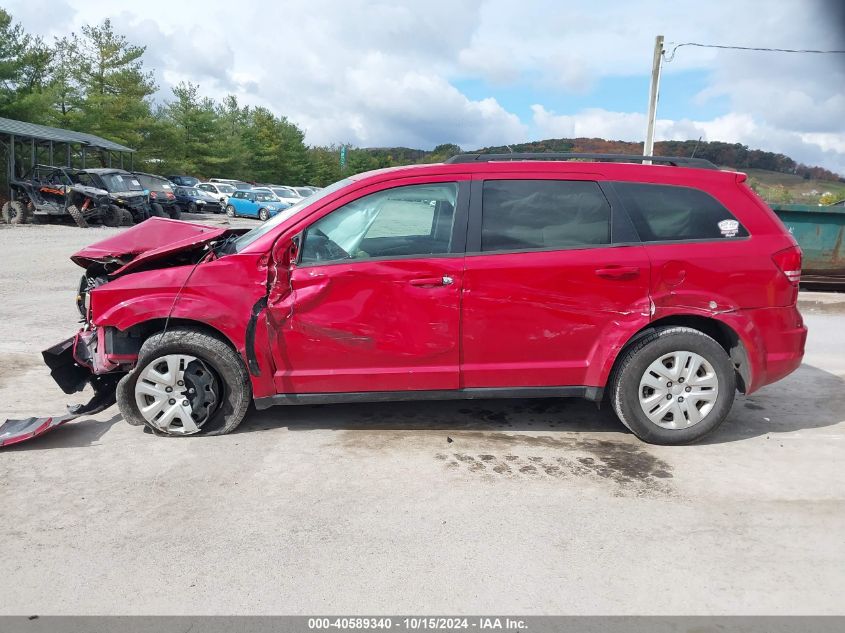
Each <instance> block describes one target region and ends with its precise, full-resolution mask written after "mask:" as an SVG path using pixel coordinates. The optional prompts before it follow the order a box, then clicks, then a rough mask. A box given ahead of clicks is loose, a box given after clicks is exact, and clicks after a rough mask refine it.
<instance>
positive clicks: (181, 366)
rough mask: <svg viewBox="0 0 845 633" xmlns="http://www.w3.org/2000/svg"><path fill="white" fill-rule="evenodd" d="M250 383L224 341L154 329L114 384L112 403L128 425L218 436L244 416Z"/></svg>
mask: <svg viewBox="0 0 845 633" xmlns="http://www.w3.org/2000/svg"><path fill="white" fill-rule="evenodd" d="M251 399H252V388H251V385H250V381H249V376H248V375H247V372H246V368H245V367H244V364H243V362H242V361H241V358H240V356H239V355H238V354H237V352H235V350H233V349H232V348H231V347H230V346H229V345H228V344H227V343H225V342H224V341H222V340H220V339H219V338H216V337H214V336H211V335H210V334H206V333H205V332H201V331H199V330H195V329H192V328H174V329H172V330H170V331H168V332H165V333H159V334H154V335H152V336H151V337H150V338H148V339H147V340H146V341H144V344H143V345H142V346H141V350H140V352H139V354H138V363H137V365H136V366H135V368H134V369H133V370H132V371H131V372H129V373H128V374H127V375H126V376H124V377H123V378H122V379H121V380H120V383H118V386H117V404H118V407H119V408H120V412H121V414H122V415H123V418H124V419H125V420H126V421H127V422H128V423H129V424H132V425H135V426H141V425H146V426H148V427H150V428H151V429H153V430H154V431H156V432H158V433H162V434H165V435H223V434H225V433H229V432H231V431H233V430H234V429H235V428H236V427H237V426H238V425H239V424H240V423H241V420H243V418H244V415H246V411H247V408H248V407H249V402H250V400H251Z"/></svg>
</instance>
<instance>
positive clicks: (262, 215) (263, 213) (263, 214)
mask: <svg viewBox="0 0 845 633" xmlns="http://www.w3.org/2000/svg"><path fill="white" fill-rule="evenodd" d="M258 219H259V220H261V221H262V222H266V221H267V220H269V219H270V212H269V211H268V210H267V209H259V210H258Z"/></svg>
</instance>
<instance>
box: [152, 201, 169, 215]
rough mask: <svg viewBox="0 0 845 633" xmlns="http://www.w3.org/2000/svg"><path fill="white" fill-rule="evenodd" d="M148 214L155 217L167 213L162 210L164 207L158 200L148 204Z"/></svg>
mask: <svg viewBox="0 0 845 633" xmlns="http://www.w3.org/2000/svg"><path fill="white" fill-rule="evenodd" d="M150 215H151V216H152V217H156V218H166V217H168V215H167V214H166V213H165V212H164V208H163V207H162V206H161V205H160V204H159V203H158V202H153V203H152V204H150Z"/></svg>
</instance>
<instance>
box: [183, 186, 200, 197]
mask: <svg viewBox="0 0 845 633" xmlns="http://www.w3.org/2000/svg"><path fill="white" fill-rule="evenodd" d="M183 191H184V192H185V193H184V194H183V195H186V196H193V197H195V198H200V197H202V193H200V190H199V189H194V188H193V187H185V188H184V189H183Z"/></svg>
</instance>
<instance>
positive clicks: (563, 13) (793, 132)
mask: <svg viewBox="0 0 845 633" xmlns="http://www.w3.org/2000/svg"><path fill="white" fill-rule="evenodd" d="M822 2H823V0H784V1H780V2H773V3H767V4H766V5H765V8H764V10H761V5H760V4H759V2H755V1H752V0H721V1H719V0H713V1H711V2H708V3H706V6H705V5H700V4H694V3H692V2H686V1H679V2H673V3H668V2H665V0H643V1H642V2H624V3H622V2H613V1H607V0H568V1H567V2H559V1H558V0H526V1H523V2H513V1H512V0H462V1H460V2H457V1H454V0H427V1H426V2H424V3H423V2H412V1H407V2H404V3H403V2H399V1H398V0H286V1H285V2H281V3H264V2H243V3H240V4H238V5H232V4H231V2H223V1H222V0H183V1H181V2H172V1H170V0H168V1H165V0H146V1H145V2H144V3H140V4H139V3H138V2H136V1H132V2H129V1H128V0H123V1H117V0H115V1H114V2H112V3H109V4H108V5H107V6H104V5H103V4H102V2H101V1H100V0H54V1H48V0H7V7H8V9H9V10H10V12H11V13H12V14H13V15H14V16H15V17H16V18H17V19H19V20H21V21H22V22H23V23H24V25H25V26H26V28H27V29H29V30H30V31H32V32H36V33H41V34H43V35H45V36H48V37H52V36H54V35H62V34H65V33H67V32H69V31H71V30H78V29H79V28H80V26H81V25H82V24H86V23H96V22H99V21H101V20H102V19H103V18H104V17H111V18H112V21H113V22H114V23H115V26H116V27H117V29H118V30H119V31H120V32H122V33H125V34H126V35H127V36H128V37H129V39H130V40H131V41H133V42H135V43H138V44H146V45H147V53H146V55H145V60H146V64H147V66H148V67H149V68H151V69H153V70H154V73H155V77H156V80H157V81H158V82H159V84H160V86H161V93H160V94H159V95H158V98H167V97H168V96H169V93H170V88H171V87H172V86H173V85H175V84H177V83H178V82H180V81H192V82H194V83H199V84H200V87H201V92H202V93H203V94H204V95H208V96H212V97H217V98H219V97H221V96H223V95H225V94H227V93H233V94H236V95H237V96H238V97H239V99H240V100H241V102H242V103H248V104H252V105H263V106H266V107H269V108H270V109H272V110H273V111H274V112H276V113H277V114H281V115H285V116H287V117H288V118H289V119H291V120H292V121H295V122H297V123H298V124H300V125H302V126H303V127H304V129H305V130H306V132H307V136H306V140H307V141H308V142H310V143H331V142H338V143H339V142H351V143H355V144H359V145H382V146H384V145H413V146H417V147H422V148H430V147H433V146H434V145H436V144H438V143H444V142H457V143H459V144H461V145H462V146H464V147H467V148H473V147H479V146H483V145H490V144H496V145H500V144H504V143H512V142H518V141H520V140H526V139H527V138H528V136H529V135H530V136H531V137H536V136H538V135H545V136H577V135H585V136H609V137H612V138H628V139H631V140H642V138H643V135H644V130H645V122H644V120H643V119H644V117H643V115H642V114H641V113H639V112H632V111H631V110H636V109H638V108H639V107H640V106H642V108H643V110H644V109H645V94H644V90H645V89H643V94H642V95H637V98H636V99H633V98H632V95H631V94H630V91H628V92H625V93H619V94H615V95H614V94H613V93H610V96H609V97H608V98H607V101H606V102H603V103H600V104H599V105H600V106H601V107H602V109H593V110H582V109H581V108H577V109H576V108H573V107H572V106H571V105H568V103H571V102H572V98H573V96H580V97H582V98H583V96H584V95H590V94H592V91H593V90H594V88H595V87H596V86H598V85H600V84H601V82H607V81H612V80H613V79H614V78H618V77H636V78H641V79H642V81H643V85H645V84H646V83H647V77H648V74H649V71H650V64H651V50H652V47H653V38H654V35H655V34H656V33H663V34H665V35H666V40H667V48H671V46H672V44H671V42H673V41H674V42H689V41H697V42H713V43H726V44H745V45H765V46H774V47H796V46H799V47H801V46H812V47H814V48H840V49H841V48H845V44H843V40H845V38H844V37H843V31H842V28H841V24H839V22H840V21H838V19H837V16H838V15H842V14H843V12H842V10H841V6H845V5H843V4H842V3H841V2H840V3H839V4H838V5H833V4H831V5H828V6H825V5H823V4H822ZM840 5H841V6H840ZM836 7H840V10H839V12H838V13H837V11H835V10H833V9H835V8H836ZM46 14H49V15H52V16H55V17H56V18H58V19H53V20H44V19H43V15H46ZM841 22H843V23H845V20H842V21H841ZM751 27H753V28H751ZM844 57H845V56H808V55H792V56H790V55H786V54H774V53H750V52H742V53H740V52H735V51H718V50H714V49H700V48H694V47H684V48H680V49H678V50H677V54H676V55H675V58H674V60H673V61H671V63H667V64H665V65H664V79H663V82H664V86H667V87H668V86H670V85H672V83H671V82H673V81H674V80H675V79H677V80H678V81H679V82H680V81H681V79H682V78H683V77H684V76H685V73H688V72H690V71H695V72H698V73H705V74H706V78H705V82H704V83H705V87H704V89H702V90H700V91H699V92H698V94H688V95H680V96H678V95H677V93H676V95H675V98H676V99H678V100H680V103H676V104H675V107H674V110H675V111H678V110H679V109H681V108H682V107H683V105H684V103H688V104H689V106H690V108H691V109H695V110H696V111H702V110H706V109H710V110H711V111H713V112H714V113H719V114H722V115H723V116H713V117H712V118H710V119H708V120H686V119H682V120H676V121H666V120H661V121H660V122H659V123H658V138H697V137H698V136H699V135H703V136H704V137H705V138H707V139H712V140H724V141H729V142H742V143H747V144H749V145H754V146H759V147H760V148H762V149H767V150H773V151H784V152H790V153H794V157H795V158H796V159H798V160H801V161H807V162H814V161H815V162H821V164H823V165H824V166H827V167H829V168H834V169H838V170H840V171H842V172H845V164H844V163H845V160H843V158H842V156H843V153H845V143H843V135H845V92H844V91H843V90H842V86H843V85H845V59H843V58H844ZM466 80H469V81H470V82H472V83H473V84H474V85H476V86H482V88H481V89H480V90H476V91H474V92H473V95H472V96H471V97H470V96H468V95H467V94H464V93H462V92H461V91H459V90H458V89H456V88H455V85H463V84H462V83H460V82H461V81H466ZM485 85H486V86H489V88H486V89H484V88H483V86H485ZM675 85H678V84H675ZM517 92H519V93H522V94H521V95H520V98H519V99H515V98H514V93H517ZM534 92H536V93H537V94H542V95H543V98H542V99H539V98H534V97H532V96H531V95H532V94H533V93H534ZM532 100H533V101H534V102H538V101H539V102H541V103H542V104H543V105H542V106H535V108H534V110H533V116H532V118H531V120H527V119H526V120H520V119H519V117H518V116H517V115H516V114H514V112H513V111H509V110H508V107H510V108H511V109H512V110H517V109H518V108H519V107H524V104H525V103H526V101H527V102H528V103H530V102H531V101H532ZM684 100H686V101H685V102H684ZM519 103H521V104H523V105H522V106H519V105H518V104H519ZM538 107H539V109H538ZM555 112H560V114H556V113H555Z"/></svg>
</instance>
